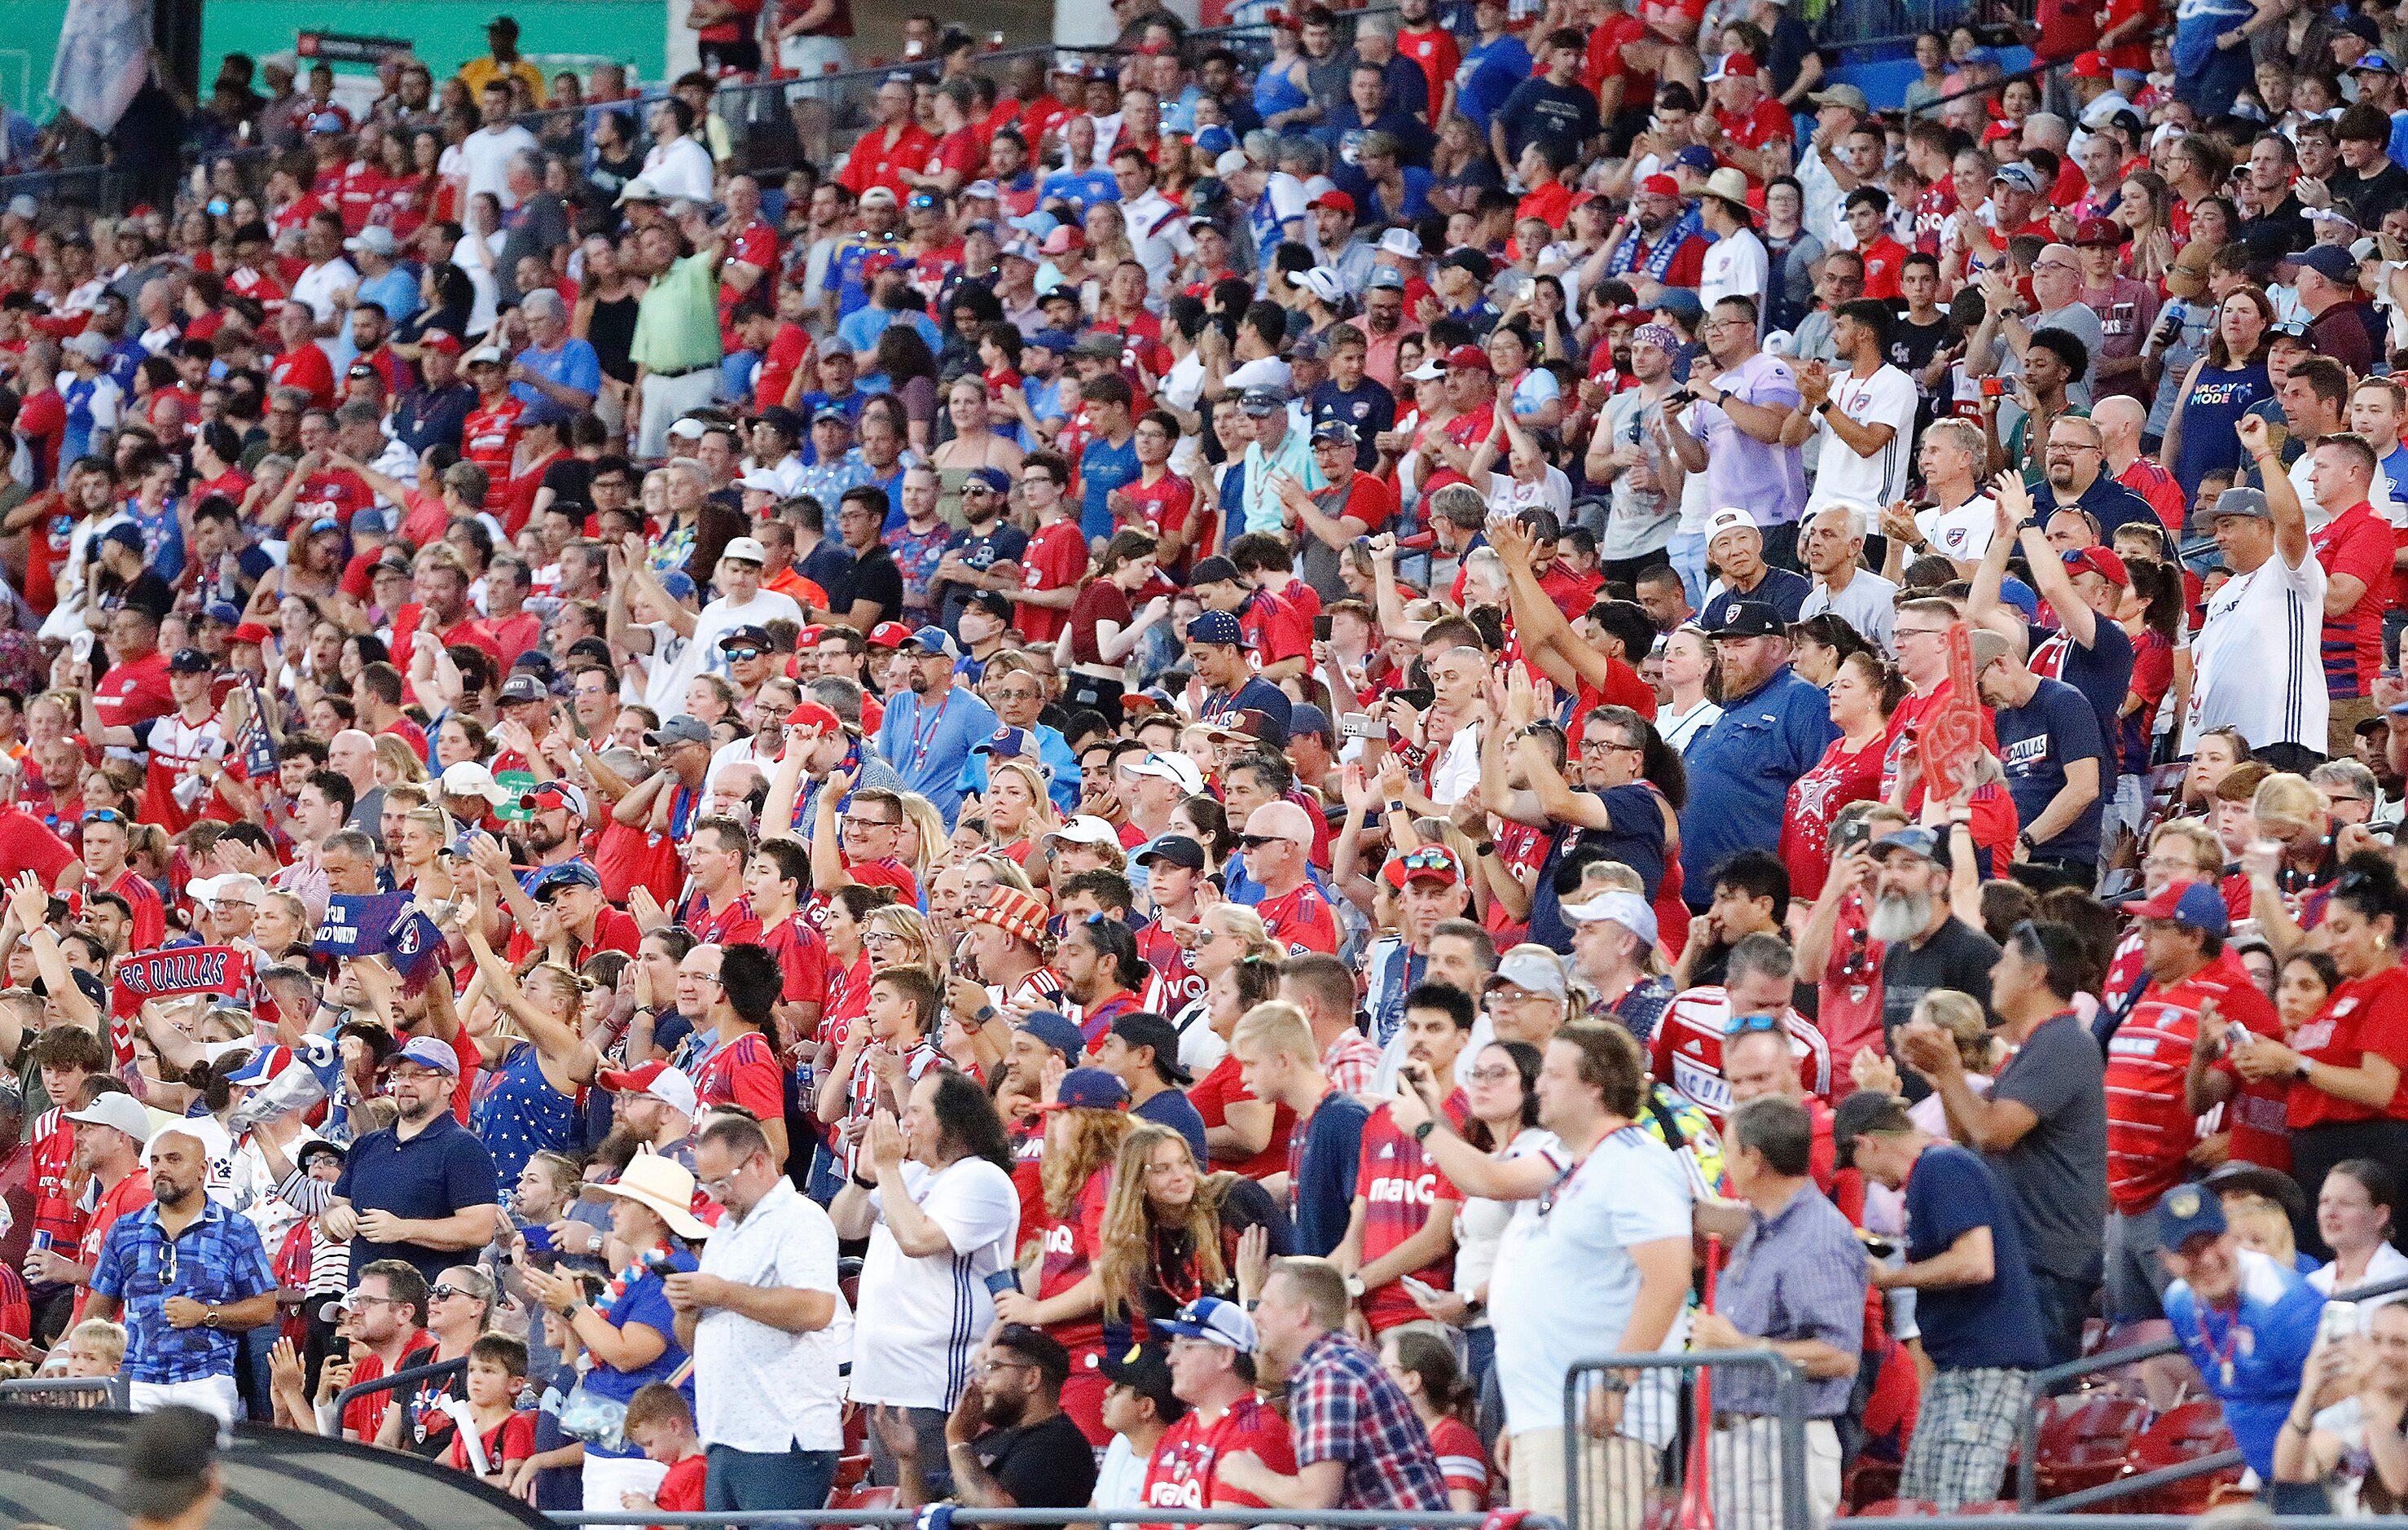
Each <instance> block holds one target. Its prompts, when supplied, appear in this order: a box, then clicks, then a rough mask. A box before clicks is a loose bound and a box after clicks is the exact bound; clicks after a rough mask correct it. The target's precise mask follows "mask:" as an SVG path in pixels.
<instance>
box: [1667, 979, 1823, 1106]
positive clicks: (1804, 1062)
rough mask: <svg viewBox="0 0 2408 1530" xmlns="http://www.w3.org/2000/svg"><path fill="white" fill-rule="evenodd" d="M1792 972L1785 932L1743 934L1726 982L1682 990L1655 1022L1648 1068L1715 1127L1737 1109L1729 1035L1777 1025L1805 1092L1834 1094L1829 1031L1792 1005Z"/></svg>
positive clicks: (1821, 1094) (1818, 1094) (1819, 1094)
mask: <svg viewBox="0 0 2408 1530" xmlns="http://www.w3.org/2000/svg"><path fill="white" fill-rule="evenodd" d="M1794 973H1795V968H1794V965H1792V959H1791V956H1790V952H1789V947H1788V944H1787V943H1786V942H1785V941H1784V940H1783V939H1782V938H1781V937H1779V936H1777V935H1772V934H1768V933H1763V932H1759V933H1757V934H1755V935H1750V936H1744V937H1741V939H1740V941H1739V942H1738V944H1736V945H1734V946H1732V947H1731V951H1730V965H1729V971H1728V974H1727V976H1726V977H1725V979H1724V980H1723V981H1722V982H1721V983H1719V984H1708V985H1705V986H1702V987H1699V988H1691V989H1688V990H1685V991H1684V992H1683V993H1682V994H1681V995H1680V996H1679V997H1678V998H1675V999H1674V1000H1673V1001H1672V1007H1671V1008H1670V1009H1667V1010H1666V1011H1665V1012H1664V1020H1663V1022H1662V1023H1661V1024H1660V1025H1658V1026H1657V1027H1656V1035H1655V1037H1654V1039H1653V1040H1652V1041H1651V1042H1650V1043H1649V1051H1650V1053H1651V1057H1652V1062H1651V1064H1650V1068H1649V1071H1650V1072H1652V1073H1653V1074H1654V1075H1655V1076H1656V1078H1657V1079H1658V1080H1662V1081H1664V1082H1666V1083H1669V1084H1670V1085H1671V1086H1672V1088H1673V1090H1674V1091H1675V1092H1676V1093H1678V1094H1680V1095H1681V1096H1682V1097H1683V1098H1684V1099H1686V1100H1688V1101H1689V1102H1690V1103H1691V1104H1693V1105H1695V1106H1697V1108H1699V1109H1700V1110H1703V1111H1704V1112H1705V1113H1706V1114H1707V1115H1708V1116H1709V1117H1711V1118H1712V1119H1713V1123H1714V1127H1715V1129H1716V1130H1717V1131H1719V1130H1720V1129H1721V1127H1722V1122H1723V1116H1724V1114H1725V1112H1727V1111H1728V1110H1729V1109H1730V1108H1731V1093H1730V1080H1729V1079H1728V1077H1727V1075H1726V1074H1725V1073H1724V1071H1723V1048H1724V1044H1725V1040H1726V1038H1727V1037H1731V1036H1734V1035H1737V1034H1740V1033H1742V1032H1745V1031H1750V1030H1765V1029H1770V1028H1771V1027H1773V1026H1776V1025H1777V1026H1779V1027H1780V1028H1781V1029H1783V1030H1784V1031H1785V1032H1786V1033H1787V1034H1788V1037H1789V1051H1790V1055H1791V1056H1793V1057H1795V1058H1796V1059H1797V1060H1798V1077H1799V1082H1800V1083H1802V1084H1803V1085H1804V1086H1805V1093H1806V1094H1813V1095H1817V1096H1828V1094H1830V1093H1831V1052H1830V1049H1829V1048H1828V1047H1827V1046H1826V1045H1825V1044H1824V1042H1823V1033H1822V1032H1820V1031H1818V1030H1816V1029H1815V1028H1814V1025H1813V1022H1811V1021H1809V1020H1807V1019H1806V1017H1804V1016H1803V1015H1800V1014H1799V1012H1798V1011H1797V1010H1796V1009H1793V1008H1790V1004H1789V999H1790V992H1791V989H1792V987H1793V986H1794Z"/></svg>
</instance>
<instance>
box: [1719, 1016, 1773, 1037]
mask: <svg viewBox="0 0 2408 1530" xmlns="http://www.w3.org/2000/svg"><path fill="white" fill-rule="evenodd" d="M1782 1028H1783V1027H1782V1023H1781V1017H1780V1016H1779V1015H1733V1016H1731V1019H1730V1023H1729V1024H1727V1025H1726V1026H1724V1027H1723V1035H1725V1036H1752V1035H1754V1034H1756V1032H1758V1031H1779V1030H1781V1029H1782Z"/></svg>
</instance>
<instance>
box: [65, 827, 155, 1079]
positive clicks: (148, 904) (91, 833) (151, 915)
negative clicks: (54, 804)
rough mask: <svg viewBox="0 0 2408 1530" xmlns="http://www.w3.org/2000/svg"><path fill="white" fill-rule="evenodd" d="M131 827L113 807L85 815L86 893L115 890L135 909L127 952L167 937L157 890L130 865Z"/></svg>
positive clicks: (147, 948)
mask: <svg viewBox="0 0 2408 1530" xmlns="http://www.w3.org/2000/svg"><path fill="white" fill-rule="evenodd" d="M132 826H133V824H132V822H131V820H130V818H129V817H128V816H127V815H125V814H122V813H120V812H117V811H115V810H114V809H111V808H96V809H94V810H93V811H91V812H88V813H86V814H84V815H83V872H84V876H83V885H84V894H85V895H86V896H87V897H88V896H90V895H91V894H93V893H114V894H117V895H118V896H119V897H121V898H123V899H124V900H125V902H126V906H127V907H128V908H132V909H133V910H134V924H133V927H132V928H130V929H129V930H127V931H126V933H125V949H126V951H155V950H157V949H158V947H159V946H160V945H161V944H163V943H164V942H165V940H166V938H167V911H166V909H165V908H161V907H160V904H159V894H158V892H157V890H156V889H154V888H152V887H151V885H150V883H149V882H148V881H146V880H144V879H142V877H140V876H139V875H138V874H136V871H135V869H134V867H133V866H132V865H130V864H129V862H130V859H131V856H132V853H133V849H134V840H133V836H132V835H131V833H129V830H130V829H131V828H132ZM129 1045H130V1043H129Z"/></svg>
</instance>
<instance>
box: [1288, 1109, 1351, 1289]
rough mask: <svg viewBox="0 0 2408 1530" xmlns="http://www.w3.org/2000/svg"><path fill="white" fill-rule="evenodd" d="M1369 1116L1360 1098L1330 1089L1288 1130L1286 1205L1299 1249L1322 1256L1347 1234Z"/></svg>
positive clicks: (1298, 1250)
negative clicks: (1309, 1111) (1309, 1113)
mask: <svg viewBox="0 0 2408 1530" xmlns="http://www.w3.org/2000/svg"><path fill="white" fill-rule="evenodd" d="M1370 1116H1371V1112H1370V1111H1369V1110H1367V1109H1365V1108H1363V1102H1362V1101H1361V1100H1358V1099H1356V1098H1355V1096H1354V1095H1352V1094H1339V1093H1337V1092H1336V1091H1334V1090H1333V1091H1331V1092H1330V1093H1329V1094H1325V1095H1323V1096H1322V1100H1321V1105H1320V1108H1317V1109H1315V1110H1314V1111H1313V1112H1312V1115H1311V1116H1309V1117H1307V1118H1306V1119H1305V1120H1303V1121H1299V1122H1297V1123H1296V1125H1295V1127H1294V1128H1293V1129H1292V1130H1291V1131H1290V1132H1289V1133H1288V1143H1287V1161H1288V1169H1289V1175H1288V1189H1287V1207H1288V1216H1289V1218H1290V1219H1291V1220H1292V1221H1293V1222H1294V1223H1296V1251H1297V1252H1298V1253H1302V1254H1311V1255H1312V1256H1313V1257H1314V1258H1317V1259H1326V1258H1328V1257H1329V1253H1330V1251H1331V1250H1333V1249H1335V1248H1337V1247H1338V1244H1339V1240H1340V1239H1341V1238H1343V1237H1345V1236H1346V1222H1347V1219H1348V1218H1349V1217H1350V1216H1352V1215H1353V1214H1354V1210H1355V1171H1356V1170H1357V1169H1358V1168H1359V1167H1360V1166H1361V1165H1360V1164H1359V1163H1358V1162H1357V1160H1359V1159H1360V1158H1361V1157H1362V1154H1363V1123H1364V1122H1366V1121H1368V1120H1369V1119H1370Z"/></svg>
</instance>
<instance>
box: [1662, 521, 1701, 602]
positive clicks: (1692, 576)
mask: <svg viewBox="0 0 2408 1530" xmlns="http://www.w3.org/2000/svg"><path fill="white" fill-rule="evenodd" d="M1664 556H1665V559H1666V560H1667V561H1668V562H1670V564H1671V565H1672V569H1673V572H1675V573H1677V574H1679V575H1680V576H1681V585H1682V588H1683V589H1684V590H1685V591H1686V592H1687V593H1688V597H1689V604H1690V605H1691V606H1693V607H1696V606H1702V605H1704V604H1705V603H1706V534H1705V533H1704V532H1701V531H1699V532H1685V531H1684V532H1676V533H1674V534H1673V536H1672V539H1671V540H1670V541H1669V542H1667V543H1665V544H1664Z"/></svg>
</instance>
